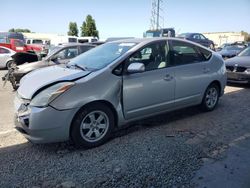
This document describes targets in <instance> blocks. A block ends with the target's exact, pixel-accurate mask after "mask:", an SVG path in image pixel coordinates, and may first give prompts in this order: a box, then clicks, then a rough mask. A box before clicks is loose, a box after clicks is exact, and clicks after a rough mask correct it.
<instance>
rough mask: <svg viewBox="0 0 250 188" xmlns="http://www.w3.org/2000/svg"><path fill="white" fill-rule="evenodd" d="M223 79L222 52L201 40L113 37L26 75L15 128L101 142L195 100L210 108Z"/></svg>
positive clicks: (39, 138)
mask: <svg viewBox="0 0 250 188" xmlns="http://www.w3.org/2000/svg"><path fill="white" fill-rule="evenodd" d="M45 75H46V76H45ZM225 84H226V71H225V64H224V61H223V59H222V57H221V56H220V55H218V54H217V53H215V52H212V51H211V50H209V49H206V48H204V47H202V46H200V45H198V44H195V43H192V42H189V41H185V40H180V39H174V38H151V39H129V40H123V41H115V42H109V43H106V44H103V45H100V46H98V47H96V48H94V49H92V50H89V51H88V52H86V53H84V54H82V55H80V56H78V57H76V58H74V59H72V61H71V62H70V63H68V64H67V65H66V67H60V66H52V67H47V68H43V69H40V70H38V71H33V72H31V73H30V74H28V75H26V76H25V77H24V78H23V79H22V80H21V84H20V87H19V89H18V91H17V93H18V94H17V97H16V105H15V106H16V107H15V109H16V114H17V116H18V117H16V119H17V120H19V122H17V123H16V126H17V129H18V130H19V131H20V132H22V133H23V134H24V136H26V138H28V139H29V140H31V141H32V142H35V143H46V142H57V141H64V140H68V139H72V140H73V142H74V143H75V144H77V145H80V146H85V147H95V146H98V145H100V144H102V143H104V142H105V141H107V140H108V138H109V137H110V136H111V134H112V131H113V130H114V128H115V126H117V127H120V126H122V125H124V124H126V123H128V122H130V121H134V120H137V119H141V118H145V117H149V116H152V115H156V114H159V113H163V112H166V111H172V110H176V109H179V108H184V107H187V106H192V105H200V106H201V107H202V109H203V110H205V111H211V110H213V109H214V108H215V107H216V105H217V103H218V100H219V97H220V96H221V95H223V93H224V88H225Z"/></svg>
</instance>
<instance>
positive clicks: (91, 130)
mask: <svg viewBox="0 0 250 188" xmlns="http://www.w3.org/2000/svg"><path fill="white" fill-rule="evenodd" d="M108 128H109V118H108V116H107V114H106V113H104V112H103V111H92V112H90V113H88V114H87V115H86V116H85V117H84V119H83V120H82V122H81V126H80V134H81V136H82V138H83V139H84V140H86V141H87V142H97V141H99V140H101V139H102V138H103V137H104V136H105V134H106V132H107V131H108Z"/></svg>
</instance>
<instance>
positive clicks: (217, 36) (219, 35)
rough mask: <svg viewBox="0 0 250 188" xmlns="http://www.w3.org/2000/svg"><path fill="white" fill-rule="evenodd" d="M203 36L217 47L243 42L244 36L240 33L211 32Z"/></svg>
mask: <svg viewBox="0 0 250 188" xmlns="http://www.w3.org/2000/svg"><path fill="white" fill-rule="evenodd" d="M203 35H205V36H206V37H207V38H209V39H210V40H212V41H213V42H214V44H215V46H217V47H219V46H221V45H222V44H224V43H233V42H237V41H244V35H243V34H242V33H241V32H211V33H203Z"/></svg>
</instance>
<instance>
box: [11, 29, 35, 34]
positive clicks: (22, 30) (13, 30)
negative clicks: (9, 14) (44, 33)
mask: <svg viewBox="0 0 250 188" xmlns="http://www.w3.org/2000/svg"><path fill="white" fill-rule="evenodd" d="M9 32H20V33H31V31H30V30H29V29H20V28H17V29H15V28H11V29H10V30H9Z"/></svg>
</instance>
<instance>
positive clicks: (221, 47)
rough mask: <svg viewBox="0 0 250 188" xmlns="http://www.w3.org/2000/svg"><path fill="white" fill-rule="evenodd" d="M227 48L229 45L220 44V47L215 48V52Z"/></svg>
mask: <svg viewBox="0 0 250 188" xmlns="http://www.w3.org/2000/svg"><path fill="white" fill-rule="evenodd" d="M227 46H231V43H224V44H222V45H221V46H220V47H218V48H216V52H219V51H221V50H222V49H223V48H225V47H227Z"/></svg>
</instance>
